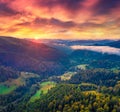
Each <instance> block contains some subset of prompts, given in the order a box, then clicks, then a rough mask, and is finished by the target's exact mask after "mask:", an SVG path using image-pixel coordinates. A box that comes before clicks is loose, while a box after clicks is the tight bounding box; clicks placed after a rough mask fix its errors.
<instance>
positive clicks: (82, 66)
mask: <svg viewBox="0 0 120 112" xmlns="http://www.w3.org/2000/svg"><path fill="white" fill-rule="evenodd" d="M87 66H88V65H87V64H82V65H77V66H76V68H78V69H82V70H86V67H87Z"/></svg>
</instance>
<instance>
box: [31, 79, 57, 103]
mask: <svg viewBox="0 0 120 112" xmlns="http://www.w3.org/2000/svg"><path fill="white" fill-rule="evenodd" d="M55 85H56V84H55V82H51V81H48V82H42V83H41V84H40V89H39V90H38V91H37V92H36V93H35V94H34V95H33V96H32V97H31V98H30V102H34V101H35V100H36V99H39V98H40V96H41V95H42V94H46V93H47V92H48V90H50V89H51V88H53V87H55Z"/></svg>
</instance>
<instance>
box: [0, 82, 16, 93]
mask: <svg viewBox="0 0 120 112" xmlns="http://www.w3.org/2000/svg"><path fill="white" fill-rule="evenodd" d="M15 89H16V86H15V85H13V86H6V85H2V84H1V85H0V95H5V94H9V93H11V92H12V91H14V90H15Z"/></svg>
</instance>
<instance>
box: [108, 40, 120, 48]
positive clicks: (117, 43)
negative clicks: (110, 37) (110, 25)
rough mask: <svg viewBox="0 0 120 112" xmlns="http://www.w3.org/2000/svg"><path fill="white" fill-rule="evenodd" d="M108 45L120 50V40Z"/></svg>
mask: <svg viewBox="0 0 120 112" xmlns="http://www.w3.org/2000/svg"><path fill="white" fill-rule="evenodd" d="M107 45H108V46H111V47H116V48H120V40H118V41H114V42H110V43H108V44H107Z"/></svg>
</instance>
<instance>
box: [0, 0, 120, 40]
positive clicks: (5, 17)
mask: <svg viewBox="0 0 120 112" xmlns="http://www.w3.org/2000/svg"><path fill="white" fill-rule="evenodd" d="M0 35H1V36H14V37H20V38H36V39H37V38H60V39H120V0H0Z"/></svg>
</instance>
